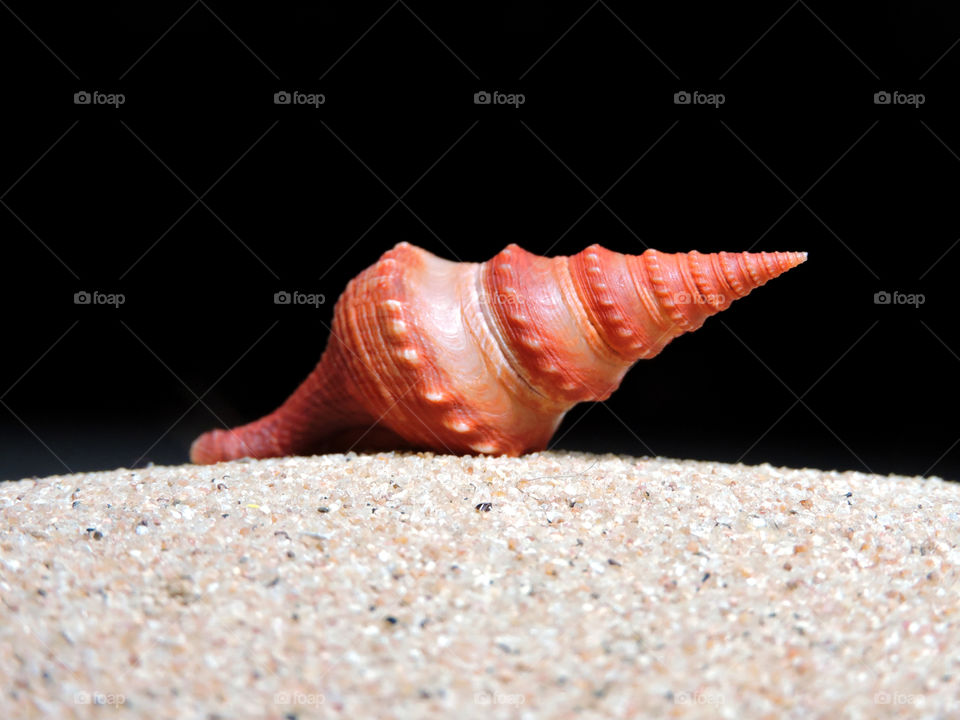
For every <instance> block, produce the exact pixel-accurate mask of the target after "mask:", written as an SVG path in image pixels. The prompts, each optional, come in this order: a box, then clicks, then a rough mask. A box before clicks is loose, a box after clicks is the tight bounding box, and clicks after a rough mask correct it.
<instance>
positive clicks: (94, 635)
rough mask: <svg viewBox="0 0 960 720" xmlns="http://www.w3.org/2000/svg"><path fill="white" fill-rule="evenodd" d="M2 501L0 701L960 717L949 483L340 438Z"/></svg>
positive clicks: (144, 713) (112, 706)
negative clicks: (444, 450)
mask: <svg viewBox="0 0 960 720" xmlns="http://www.w3.org/2000/svg"><path fill="white" fill-rule="evenodd" d="M0 513H2V525H0V597H2V604H0V677H2V679H3V680H2V689H3V693H2V698H0V717H7V718H29V717H50V718H69V717H80V718H87V717H91V718H92V717H111V718H114V717H116V718H124V717H138V718H141V717H142V718H245V717H259V718H300V719H306V718H313V717H320V718H323V717H344V718H367V717H369V718H391V717H397V718H432V717H444V718H446V717H456V718H458V720H462V719H464V718H513V717H529V718H610V717H658V718H659V717H666V718H701V717H711V718H712V717H723V718H780V717H795V718H818V717H822V718H885V717H911V718H913V717H929V718H946V717H960V624H958V623H960V616H958V607H960V592H958V591H960V586H958V578H960V574H958V573H960V548H958V540H960V486H958V485H955V484H953V483H948V482H944V481H942V480H940V479H935V478H934V479H920V478H905V477H894V476H890V477H881V476H876V475H866V474H861V473H836V472H823V471H819V470H793V469H787V468H774V467H771V466H769V465H762V466H757V467H747V466H743V465H725V464H720V463H709V462H692V461H678V460H670V459H664V458H653V459H651V458H632V457H623V456H612V455H607V456H598V455H588V454H582V453H565V452H548V453H540V454H535V455H530V456H526V457H523V458H473V457H452V456H434V455H431V454H391V453H386V454H378V455H353V454H351V455H328V456H320V457H312V458H281V459H272V460H263V461H240V462H233V463H224V464H220V465H214V466H194V465H184V466H180V467H148V468H142V469H137V470H126V469H121V470H115V471H110V472H96V473H84V474H76V475H64V476H56V477H49V478H43V479H31V480H22V481H19V482H10V483H6V484H3V485H0Z"/></svg>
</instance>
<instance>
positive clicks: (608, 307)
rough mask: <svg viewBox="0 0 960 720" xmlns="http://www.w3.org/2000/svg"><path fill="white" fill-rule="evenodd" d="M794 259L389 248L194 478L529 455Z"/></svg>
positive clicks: (206, 438)
mask: <svg viewBox="0 0 960 720" xmlns="http://www.w3.org/2000/svg"><path fill="white" fill-rule="evenodd" d="M806 257H807V256H806V253H780V252H778V253H746V252H745V253H725V252H721V253H711V254H701V253H698V252H696V251H693V252H689V253H676V254H669V253H662V252H657V251H656V250H647V251H646V252H644V253H643V254H642V255H621V254H620V253H616V252H612V251H610V250H605V249H604V248H602V247H600V246H599V245H591V246H590V247H588V248H587V249H586V250H584V251H583V252H581V253H578V254H576V255H572V256H570V257H562V256H561V257H554V258H546V257H540V256H538V255H534V254H532V253H529V252H527V251H525V250H523V249H521V248H520V247H518V246H517V245H509V246H507V247H506V248H505V249H504V250H503V251H502V252H500V253H499V254H498V255H496V256H495V257H494V258H493V259H491V260H489V261H487V262H485V263H456V262H450V261H448V260H443V259H441V258H439V257H437V256H435V255H433V254H431V253H429V252H427V251H426V250H422V249H421V248H418V247H414V246H413V245H409V244H408V243H400V244H399V245H397V246H396V247H394V248H393V249H392V250H390V251H388V252H386V253H385V254H384V255H383V256H382V257H381V258H380V260H378V261H377V262H376V263H375V264H374V265H372V266H371V267H369V268H368V269H366V270H364V271H363V272H362V273H360V275H358V276H357V277H356V278H354V279H353V280H351V281H350V283H349V284H348V285H347V288H346V290H345V291H344V293H343V295H342V296H341V297H340V299H339V300H338V301H337V304H336V307H335V309H334V320H333V330H332V334H331V336H330V339H329V340H328V342H327V347H326V350H325V351H324V353H323V356H322V357H321V358H320V362H319V364H318V365H317V367H316V368H315V369H314V371H313V372H312V373H311V374H310V375H309V376H308V377H307V379H306V380H305V381H304V382H303V384H302V385H300V387H299V388H297V390H296V391H295V392H294V393H293V395H291V396H290V397H289V398H288V399H287V400H286V402H284V403H283V405H281V406H280V407H279V408H278V409H277V410H275V411H274V412H272V413H270V414H269V415H267V416H266V417H264V418H262V419H260V420H257V421H256V422H253V423H250V424H248V425H244V426H243V427H240V428H236V429H234V430H213V431H210V432H207V433H205V434H203V435H201V436H200V437H199V438H197V440H196V441H195V442H194V443H193V446H192V447H191V450H190V457H191V460H192V461H193V462H195V463H213V462H218V461H221V460H229V459H233V458H238V457H244V456H249V457H255V458H263V457H274V456H280V455H294V454H296V455H299V454H312V453H319V452H338V451H347V450H349V449H400V448H405V449H429V450H436V451H439V452H450V453H465V454H473V453H485V454H505V455H520V454H523V453H526V452H532V451H536V450H542V449H544V448H545V447H546V446H547V443H548V442H549V440H550V438H551V436H552V435H553V433H554V431H555V430H556V429H557V426H558V425H559V424H560V421H561V420H562V418H563V416H564V414H565V413H566V412H567V411H568V410H569V409H570V408H571V407H573V406H574V405H575V404H577V403H579V402H584V401H587V400H604V399H606V398H607V397H609V396H610V394H611V393H612V392H613V391H614V390H615V389H616V388H617V387H618V386H619V384H620V381H621V380H622V378H623V376H624V374H625V373H626V372H627V370H628V369H629V368H630V367H631V366H632V365H633V364H634V363H635V362H636V361H637V360H640V359H643V358H651V357H653V356H655V355H656V354H657V353H659V352H660V351H661V350H663V348H664V347H665V346H666V345H667V343H669V342H670V341H671V340H672V339H673V338H675V337H676V336H677V335H680V334H682V333H685V332H691V331H693V330H696V329H697V328H699V327H700V326H701V325H703V322H704V321H705V320H706V319H707V318H708V317H710V316H711V315H714V314H715V313H718V312H720V311H721V310H725V309H727V308H728V307H729V306H730V304H731V303H732V302H733V301H734V300H736V299H738V298H742V297H743V296H744V295H746V294H748V293H749V292H750V291H751V290H753V289H754V288H756V287H759V286H760V285H763V284H764V283H765V282H767V281H768V280H770V279H771V278H775V277H777V276H778V275H780V274H781V273H783V272H786V271H787V270H789V269H790V268H792V267H795V266H796V265H799V264H800V263H802V262H804V260H806Z"/></svg>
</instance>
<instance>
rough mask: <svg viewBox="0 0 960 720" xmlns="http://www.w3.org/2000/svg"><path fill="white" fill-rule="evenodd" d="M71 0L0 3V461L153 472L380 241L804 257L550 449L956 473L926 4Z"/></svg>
mask: <svg viewBox="0 0 960 720" xmlns="http://www.w3.org/2000/svg"><path fill="white" fill-rule="evenodd" d="M77 5H78V6H76V7H73V8H72V9H64V8H59V9H58V11H57V12H56V13H53V12H51V11H50V10H49V9H45V8H44V6H43V4H37V3H28V2H25V1H21V0H5V3H4V7H2V8H0V17H3V20H2V22H0V67H2V68H3V71H2V72H3V97H4V103H3V108H4V113H3V116H4V119H5V121H6V123H5V124H6V129H5V132H4V133H3V136H2V137H3V140H2V157H3V162H2V166H0V197H2V205H0V238H2V243H3V251H4V255H3V268H4V274H3V275H4V277H3V283H2V288H3V289H2V291H0V292H2V295H0V298H2V302H3V318H4V325H5V327H4V331H5V332H4V337H5V340H6V342H5V343H4V351H3V352H2V354H0V358H2V359H0V399H2V404H0V423H2V426H0V478H16V477H21V476H32V475H38V476H42V475H47V474H51V473H62V472H66V471H67V469H70V470H74V471H81V470H90V469H107V468H114V467H118V466H124V465H125V466H132V465H134V464H137V465H143V464H146V463H148V462H154V463H181V462H184V461H186V460H187V452H188V447H189V443H190V441H191V440H192V439H193V438H194V437H195V436H196V435H197V434H198V433H200V432H201V431H203V430H205V429H208V428H210V427H215V426H220V420H219V419H222V421H223V422H225V423H228V424H236V423H242V422H246V421H249V420H251V419H254V418H256V417H259V416H260V415H261V414H263V413H265V412H267V411H269V410H272V409H273V408H274V407H276V406H277V405H278V404H279V403H280V402H281V401H282V400H283V399H284V398H285V397H286V396H287V394H288V393H289V392H290V391H292V390H293V388H294V387H295V386H296V385H297V384H298V383H299V382H300V381H301V380H302V379H303V377H305V376H306V374H307V373H308V372H309V371H310V370H311V368H312V367H313V365H314V364H315V363H316V361H317V359H318V358H319V356H320V354H321V351H322V349H323V347H324V344H325V342H326V336H327V330H326V329H325V326H324V324H328V323H329V322H330V319H331V315H332V310H333V300H334V299H335V298H336V297H337V296H338V295H339V293H340V292H341V290H342V288H343V286H344V285H345V283H346V281H347V280H348V279H349V278H351V277H352V276H354V275H355V274H357V273H358V272H359V271H360V270H362V269H363V268H365V267H366V266H368V265H369V264H371V263H372V262H374V261H375V260H376V259H377V257H378V256H379V255H380V254H381V253H382V252H384V251H385V250H387V249H388V248H390V247H391V246H393V245H394V244H395V243H397V242H399V241H401V240H406V241H409V242H411V243H414V244H417V245H420V246H423V247H425V248H427V249H428V250H431V251H433V252H435V253H437V254H439V255H441V256H444V257H451V258H452V257H457V258H460V259H462V260H469V261H481V260H485V259H487V258H489V257H490V256H492V255H493V254H494V253H496V252H497V251H498V250H500V249H501V248H502V247H503V246H504V245H506V244H507V243H509V242H517V243H519V244H521V245H522V246H523V247H525V248H526V249H528V250H530V251H533V252H538V253H542V254H570V253H574V252H578V251H579V250H581V249H583V248H584V247H585V246H587V245H589V244H590V243H593V242H600V243H601V244H603V245H604V246H606V247H608V248H611V249H614V250H617V251H620V252H629V253H640V252H642V251H643V250H644V248H645V246H650V247H655V248H657V249H659V250H663V251H668V252H676V251H687V250H691V249H698V250H700V251H703V252H709V251H718V250H746V249H753V250H761V249H763V250H807V251H809V252H810V260H809V262H808V263H807V264H806V265H804V266H802V267H800V268H798V269H796V270H794V271H791V272H790V273H788V274H787V275H785V276H784V277H781V278H779V279H777V280H776V281H774V282H772V283H771V284H770V285H768V286H766V287H764V288H762V289H760V290H757V291H755V293H754V294H753V295H751V296H750V297H749V298H748V299H745V300H743V301H741V302H739V303H737V304H736V305H734V307H733V308H732V309H730V310H728V311H727V312H725V313H724V314H722V315H720V316H718V317H716V318H713V319H711V320H709V321H708V322H707V324H706V326H705V327H704V328H703V329H701V330H700V331H698V332H697V333H696V334H695V335H692V336H689V337H683V338H680V339H679V340H678V341H676V342H675V343H673V344H671V345H670V346H669V347H668V348H667V349H666V351H665V352H664V353H663V354H662V355H660V356H659V357H658V358H656V359H654V360H652V361H644V362H641V363H640V364H639V366H638V367H636V368H634V369H633V370H632V371H631V373H630V374H629V375H628V376H627V378H626V380H625V382H624V383H623V386H622V388H621V389H620V391H619V392H617V393H616V394H614V396H613V397H612V398H611V399H610V400H609V401H608V402H607V403H606V404H605V407H599V406H596V405H593V406H591V405H583V406H579V407H577V408H575V409H574V410H573V411H571V412H570V414H569V415H568V417H567V419H566V420H565V421H564V424H563V426H562V427H561V430H560V432H559V433H558V434H557V437H556V439H555V440H556V444H557V445H558V446H559V447H562V448H575V449H587V450H594V451H607V450H609V451H616V452H624V453H632V454H636V455H643V454H651V453H656V454H660V455H667V456H674V457H690V458H702V459H717V460H725V461H736V460H739V459H742V460H744V461H745V462H748V463H760V462H771V463H774V464H784V465H793V466H813V467H824V468H839V469H858V470H864V471H865V470H868V469H869V470H872V471H874V472H880V473H888V472H898V473H907V474H938V475H942V476H944V477H948V478H951V479H956V478H958V477H960V446H958V445H957V444H956V443H957V441H958V438H960V421H958V419H957V413H956V412H955V408H956V407H957V399H958V398H957V395H958V393H957V389H956V383H955V382H954V378H955V377H956V374H957V372H958V370H960V357H958V353H960V337H958V329H957V323H956V315H955V308H956V304H957V303H956V295H955V293H956V291H955V289H954V288H955V286H956V282H955V279H956V277H957V271H958V262H960V249H957V248H955V247H954V246H955V244H956V243H957V241H958V238H960V218H958V217H957V213H956V212H955V208H956V207H957V198H958V189H960V157H958V154H957V153H960V125H958V123H957V112H956V110H957V107H956V95H957V75H958V69H960V49H954V47H953V46H954V43H956V42H957V39H958V38H960V10H958V9H957V8H956V7H953V6H952V7H951V8H950V9H947V8H944V7H941V4H940V3H934V2H932V1H926V2H913V3H907V2H902V3H891V4H889V5H886V4H884V3H876V2H872V3H866V2H862V3H842V4H838V3H829V2H824V1H821V0H808V1H807V2H794V3H791V2H789V1H787V2H771V3H763V4H759V3H758V4H757V6H756V7H751V6H741V7H739V8H730V7H727V6H726V5H727V4H720V3H702V4H696V3H672V4H671V3H657V4H656V5H655V7H648V6H650V5H651V4H650V3H643V4H640V3H627V2H613V1H612V0H609V1H608V2H596V3H590V2H583V3H553V2H546V0H544V1H542V2H517V3H509V4H505V5H502V6H496V5H491V4H489V3H467V4H464V3H443V4H441V3H432V4H428V3H423V2H418V1H417V0H406V2H397V3H391V2H366V3H347V2H335V3H323V4H320V3H271V4H270V6H269V7H270V9H269V10H267V9H265V7H266V6H263V5H261V4H253V3H251V4H249V5H246V4H244V5H243V6H242V7H237V4H236V3H228V2H221V1H219V0H207V1H206V2H196V3H192V4H191V2H189V0H186V1H184V2H174V3H156V4H155V6H156V7H155V8H144V7H139V6H128V4H121V3H113V4H110V3H106V4H99V7H98V9H95V10H91V9H89V8H88V7H85V6H84V7H80V6H79V4H77ZM637 5H642V6H643V7H637ZM839 5H842V6H843V7H839ZM81 90H87V91H94V90H96V91H100V92H104V93H116V92H120V93H123V94H124V95H125V97H126V102H125V104H124V105H123V106H122V107H120V108H119V109H115V108H112V107H102V106H101V107H96V106H89V105H75V104H74V103H73V95H74V93H75V92H78V91H81ZM279 90H300V91H302V92H320V93H324V94H325V96H326V103H325V104H324V105H323V106H321V107H320V108H319V109H314V108H312V107H308V106H297V107H294V106H278V105H275V104H274V103H273V94H274V93H275V92H277V91H279ZM480 90H489V91H492V90H498V91H501V92H507V93H511V92H513V93H516V92H519V93H523V94H524V95H525V97H526V102H525V104H524V105H523V106H522V107H520V108H519V109H515V108H513V107H508V106H478V105H475V104H474V103H473V95H474V93H475V92H477V91H480ZM680 90H688V91H693V90H698V91H701V92H706V93H711V92H713V93H717V92H719V93H723V94H724V95H725V98H726V102H725V103H724V105H723V106H722V107H720V108H719V109H716V108H713V107H709V106H685V105H675V104H674V103H673V95H674V93H675V92H677V91H680ZM881 90H889V91H893V90H899V91H901V92H904V93H923V94H924V96H925V100H926V102H925V103H924V104H923V105H922V106H921V107H919V108H914V107H910V106H890V105H876V104H874V102H873V96H874V93H876V92H878V91H881ZM411 186H412V189H410V188H411ZM611 186H613V187H612V189H610V190H609V193H607V190H608V188H610V187H611ZM408 189H409V192H407V191H408ZM208 190H209V191H208ZM605 193H606V194H605ZM598 196H600V197H602V201H601V202H597V197H598ZM198 197H200V198H202V201H201V202H197V198H198ZM398 197H400V198H402V201H401V202H397V198H398ZM798 197H799V198H801V200H800V201H799V202H798V201H797V198H798ZM283 289H286V290H299V291H302V292H314V293H323V294H325V295H326V296H327V298H328V301H329V302H328V303H327V304H326V305H324V306H322V307H320V308H319V309H313V308H309V307H289V306H278V305H275V304H274V303H273V294H274V293H275V292H276V291H278V290H283ZM81 290H87V291H94V290H97V291H100V292H104V293H123V294H124V296H125V298H126V302H125V304H124V305H123V306H122V307H120V308H119V309H115V308H112V307H102V306H100V307H95V306H84V305H75V304H74V303H73V296H74V293H76V292H78V291H81ZM881 290H886V291H891V292H892V291H899V292H903V293H922V294H923V295H924V297H925V302H924V304H923V305H922V306H921V307H919V308H917V307H909V306H894V305H877V304H874V293H876V292H878V291H881ZM798 397H799V398H801V400H800V401H799V402H798V401H797V399H798ZM198 398H199V401H198Z"/></svg>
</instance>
